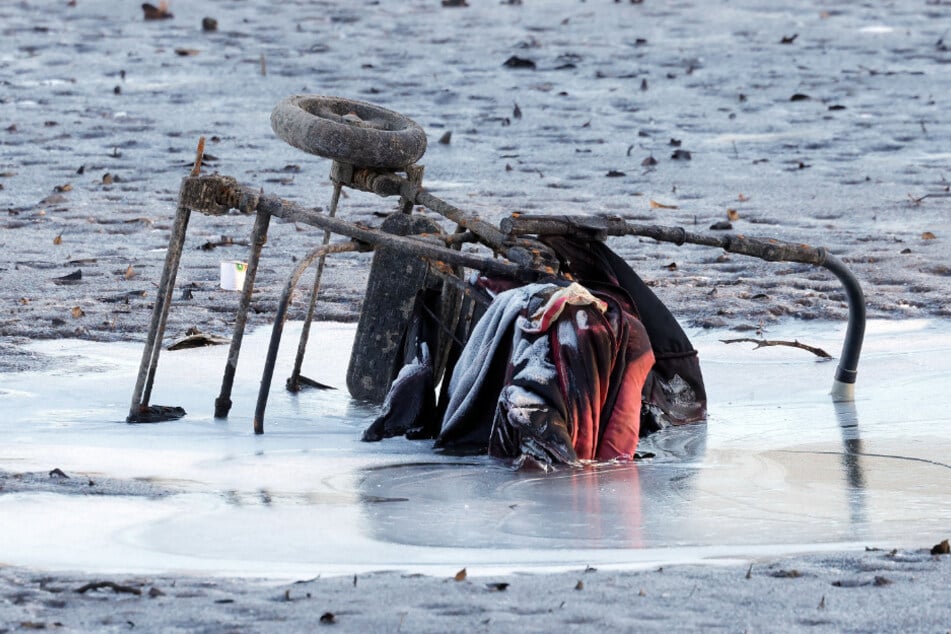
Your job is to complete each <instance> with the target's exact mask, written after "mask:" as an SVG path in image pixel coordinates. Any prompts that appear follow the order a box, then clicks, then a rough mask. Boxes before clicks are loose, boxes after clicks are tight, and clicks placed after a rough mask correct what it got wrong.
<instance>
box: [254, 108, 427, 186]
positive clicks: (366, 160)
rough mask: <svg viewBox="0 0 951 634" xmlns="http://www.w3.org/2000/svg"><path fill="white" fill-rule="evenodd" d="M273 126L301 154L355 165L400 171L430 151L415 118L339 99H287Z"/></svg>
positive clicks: (274, 115)
mask: <svg viewBox="0 0 951 634" xmlns="http://www.w3.org/2000/svg"><path fill="white" fill-rule="evenodd" d="M271 128H272V129H273V130H274V132H275V134H277V136H279V137H280V138H281V139H283V140H284V141H286V142H287V143H289V144H290V145H293V146H294V147H296V148H298V149H300V150H303V151H305V152H308V153H310V154H316V155H317V156H322V157H324V158H329V159H333V160H335V161H341V162H343V163H350V164H351V165H355V166H357V167H375V168H379V169H388V170H397V169H402V168H405V167H406V166H408V165H412V164H413V163H415V162H416V161H418V160H419V159H420V157H422V156H423V153H424V152H425V151H426V133H425V132H424V131H423V129H422V128H421V127H420V126H419V125H418V124H417V123H416V122H415V121H413V120H412V119H410V118H408V117H404V116H403V115H401V114H399V113H398V112H393V111H392V110H387V109H386V108H381V107H380V106H375V105H373V104H370V103H366V102H363V101H355V100H352V99H343V98H340V97H323V96H320V95H295V96H293V97H288V98H287V99H285V100H283V101H282V102H280V103H279V104H277V106H276V107H275V108H274V110H273V111H272V112H271Z"/></svg>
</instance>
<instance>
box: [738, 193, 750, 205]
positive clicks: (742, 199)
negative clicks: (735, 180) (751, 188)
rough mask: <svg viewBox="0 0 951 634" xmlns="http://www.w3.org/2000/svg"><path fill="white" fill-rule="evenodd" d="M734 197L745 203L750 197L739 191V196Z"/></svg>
mask: <svg viewBox="0 0 951 634" xmlns="http://www.w3.org/2000/svg"><path fill="white" fill-rule="evenodd" d="M736 199H737V200H738V201H740V202H741V203H745V202H746V201H748V200H749V199H750V197H749V196H747V195H746V194H743V193H741V194H740V195H739V196H737V197H736Z"/></svg>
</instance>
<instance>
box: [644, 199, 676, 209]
mask: <svg viewBox="0 0 951 634" xmlns="http://www.w3.org/2000/svg"><path fill="white" fill-rule="evenodd" d="M650 205H651V209H677V205H665V204H664V203H659V202H657V201H656V200H653V199H651V201H650Z"/></svg>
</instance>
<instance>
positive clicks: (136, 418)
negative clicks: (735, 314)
mask: <svg viewBox="0 0 951 634" xmlns="http://www.w3.org/2000/svg"><path fill="white" fill-rule="evenodd" d="M271 123H272V127H273V128H274V130H275V132H276V133H277V135H278V136H279V137H281V138H282V139H284V140H285V141H287V142H288V143H289V144H291V145H293V146H295V147H297V148H299V149H302V150H304V151H306V152H310V153H313V154H317V155H319V156H323V157H326V158H330V159H332V160H333V165H332V168H331V180H332V182H333V185H334V190H333V195H332V198H331V203H330V206H329V209H328V211H327V212H326V213H324V212H321V211H318V210H314V209H308V208H304V207H302V206H300V205H298V204H295V203H293V202H291V201H286V200H282V199H280V198H277V197H274V196H269V195H266V194H264V193H263V192H259V191H257V190H255V189H253V188H250V187H246V186H243V185H240V184H239V183H237V181H235V180H234V179H232V178H229V177H226V176H217V175H214V176H202V175H200V174H199V171H198V168H199V166H200V163H201V156H200V155H201V146H200V147H199V157H198V159H197V160H196V167H195V169H194V170H193V172H192V174H191V175H190V176H188V177H186V178H185V179H184V180H183V182H182V186H181V190H180V194H179V204H178V209H177V212H176V219H175V224H174V225H173V229H172V234H171V237H170V241H169V249H168V252H167V255H166V261H165V267H164V270H163V273H162V279H161V282H160V284H159V291H158V296H157V299H156V302H155V305H154V309H153V314H152V321H151V324H150V328H149V331H148V333H147V338H146V344H145V349H144V351H143V355H142V361H141V364H140V368H139V374H138V377H137V380H136V385H135V388H134V392H133V399H132V405H131V408H130V411H129V416H128V418H127V420H128V421H129V422H155V421H158V420H168V419H171V418H176V417H180V416H182V415H184V411H183V410H181V408H175V407H164V406H155V405H150V404H149V400H150V397H151V390H152V386H153V384H154V380H155V375H156V370H157V365H158V358H159V353H160V351H161V347H162V337H163V334H164V328H165V323H166V321H167V316H168V311H169V308H170V304H171V296H172V291H173V290H174V285H175V277H176V274H177V271H178V268H179V265H180V260H181V254H182V245H183V243H184V239H185V232H186V230H187V226H188V219H189V214H190V213H191V211H192V210H197V211H200V212H202V213H205V214H224V213H227V212H228V211H229V210H232V209H236V210H238V211H240V212H242V213H246V214H255V223H254V228H253V230H252V236H251V240H250V243H251V252H250V254H249V256H248V268H247V273H246V278H245V284H244V289H243V291H242V296H241V300H240V302H239V305H238V314H237V316H236V319H235V326H234V334H233V336H232V340H231V349H230V352H229V355H228V361H227V365H226V367H225V371H224V375H223V379H222V387H221V392H220V394H219V396H218V398H217V399H216V401H215V416H216V417H225V416H227V415H228V412H229V410H230V408H231V399H230V396H231V389H232V384H233V380H234V374H235V369H236V366H237V361H238V356H239V354H240V348H241V341H242V336H243V332H244V326H245V323H246V316H247V311H248V308H249V306H250V299H251V293H252V291H253V288H254V278H255V274H256V271H257V268H258V262H259V259H260V255H261V248H262V246H263V244H264V241H265V239H266V236H267V229H268V223H269V221H270V218H271V217H273V216H276V217H280V218H285V219H290V220H294V221H296V222H299V223H304V224H308V225H311V226H314V227H317V228H321V229H324V240H323V244H322V245H321V246H319V247H317V248H315V249H314V250H312V251H311V252H310V253H309V254H307V255H306V256H305V257H304V258H302V259H301V260H300V261H299V262H298V264H297V265H296V267H295V268H294V270H293V272H292V274H291V275H290V277H289V279H288V282H287V284H286V286H285V288H284V292H283V295H282V298H281V302H280V304H279V306H278V311H277V314H276V315H275V319H274V326H273V331H272V335H271V342H270V348H269V350H268V355H267V358H266V360H265V365H264V371H263V375H262V380H261V388H260V392H259V396H258V402H257V406H256V409H255V414H254V430H255V432H256V433H263V431H264V424H263V421H264V412H265V408H266V405H267V398H268V393H269V391H270V386H271V380H272V377H273V372H274V368H275V361H276V356H277V350H278V347H279V346H280V342H281V337H282V334H283V325H284V321H285V319H286V315H287V308H288V305H289V304H290V300H291V296H292V293H293V290H294V288H295V287H296V285H297V284H298V282H299V280H300V278H301V276H302V275H303V273H304V272H305V271H306V270H307V269H308V268H310V267H311V266H314V265H316V270H317V272H316V279H315V283H314V286H313V293H312V295H311V298H310V304H309V308H308V315H307V319H306V320H305V324H304V329H303V332H302V335H301V340H300V343H299V345H298V353H297V359H296V363H295V367H294V370H293V372H292V374H291V377H290V378H289V379H288V381H287V387H288V389H289V390H292V391H297V390H300V389H301V387H302V386H304V385H307V384H308V383H311V381H310V380H309V379H307V378H306V377H304V376H302V375H301V372H300V370H301V364H302V360H303V357H304V355H305V352H306V344H307V338H308V336H309V329H310V325H311V321H312V318H313V314H314V307H315V304H316V301H317V296H318V293H319V288H320V277H321V275H322V271H323V264H324V260H325V258H326V257H327V256H329V255H331V254H334V253H340V252H347V251H366V250H374V251H375V254H374V260H373V265H372V268H371V272H370V277H369V280H368V286H367V292H366V295H365V299H364V305H363V309H362V312H361V317H360V322H359V324H358V327H357V333H356V338H355V341H354V346H353V352H352V354H351V359H350V366H349V369H348V372H347V386H348V388H349V390H350V393H351V395H352V396H353V397H354V398H358V399H364V400H369V401H373V402H377V403H379V402H383V408H382V413H381V415H380V417H379V418H378V419H377V420H376V421H375V422H374V423H373V424H372V425H371V426H370V427H369V428H368V429H367V430H366V431H365V433H364V440H380V439H382V438H386V437H392V436H397V435H406V436H407V437H410V438H427V439H435V446H436V448H437V450H439V451H444V452H449V453H461V454H472V453H489V454H490V455H493V456H497V457H501V458H506V459H512V460H515V461H516V462H519V463H521V462H525V461H530V462H533V463H537V464H540V465H543V466H544V465H550V464H560V463H566V464H577V463H581V462H584V461H591V460H612V459H632V458H633V457H634V455H635V451H636V448H637V443H638V439H639V438H641V437H643V436H645V435H647V434H650V433H652V432H654V431H657V430H658V429H661V428H663V427H666V426H668V425H680V424H685V423H691V422H696V421H701V420H703V419H704V417H705V415H706V405H707V403H706V392H705V389H704V384H703V377H702V374H701V371H700V365H699V361H698V359H697V353H696V351H695V350H694V348H693V346H692V345H691V344H690V341H689V340H688V338H687V336H686V335H685V333H684V332H683V330H682V329H681V328H680V326H679V325H678V323H677V321H676V319H675V318H674V316H673V315H671V313H670V311H669V310H668V309H667V308H666V306H664V304H663V303H662V302H661V301H660V300H659V299H658V298H657V297H656V296H655V295H654V293H653V292H652V291H651V290H650V289H649V288H648V287H647V285H646V284H645V283H644V282H643V281H642V280H641V279H640V278H639V277H638V275H637V274H636V273H635V272H634V271H633V270H632V269H631V268H630V267H629V266H628V265H627V264H626V263H625V262H624V261H623V260H622V259H621V258H620V257H618V256H617V255H616V254H615V253H614V252H613V251H611V249H610V248H609V247H608V246H607V245H606V244H605V240H606V239H607V238H608V237H609V236H620V235H638V236H644V237H649V238H653V239H655V240H661V241H668V242H673V243H676V244H678V245H682V244H686V243H690V244H699V245H705V246H713V247H717V248H720V249H723V250H725V251H728V252H731V253H738V254H743V255H748V256H753V257H758V258H761V259H764V260H768V261H792V262H801V263H809V264H813V265H816V266H822V267H824V268H826V269H828V270H829V271H831V272H832V273H833V274H834V275H835V276H836V277H837V278H838V279H839V280H840V281H841V282H842V284H843V287H844V288H845V291H846V297H847V298H848V302H849V327H848V329H847V333H846V339H845V343H844V345H843V350H842V354H841V356H840V360H839V366H838V369H837V371H836V375H835V379H834V382H833V389H832V395H833V398H834V399H835V400H839V401H847V400H852V399H853V398H854V383H855V377H856V369H857V365H858V359H859V354H860V351H861V345H862V340H863V337H864V327H865V304H864V298H863V296H862V292H861V288H860V287H859V284H858V282H857V281H856V279H855V277H854V276H853V275H852V273H851V272H850V271H849V270H848V269H847V268H846V267H845V266H844V265H843V264H842V263H841V262H840V261H839V260H838V259H837V258H835V257H834V256H832V255H831V254H829V253H828V252H827V251H826V250H825V249H824V248H821V247H820V248H813V247H809V246H806V245H801V244H789V243H784V242H780V241H777V240H771V239H757V238H749V237H745V236H739V235H734V236H710V235H703V234H696V233H692V232H688V231H686V230H684V229H682V228H679V227H663V226H656V225H637V224H634V223H631V222H628V221H626V220H624V219H621V218H614V217H612V218H603V217H569V216H526V215H513V216H512V217H510V218H506V219H505V220H503V221H502V223H501V225H500V226H495V225H492V224H490V223H487V222H485V221H483V220H481V219H480V218H478V217H477V216H474V215H472V214H468V213H466V212H465V211H463V210H461V209H459V208H457V207H455V206H453V205H451V204H449V203H447V202H445V201H443V200H441V199H439V198H437V197H435V196H433V195H432V194H430V193H428V192H427V191H426V190H425V189H423V187H422V184H421V181H422V175H423V168H422V166H419V165H416V161H417V160H419V158H420V157H422V155H423V153H424V152H425V148H426V136H425V133H424V132H423V130H422V129H421V128H420V127H419V126H418V125H417V124H416V123H415V122H413V121H412V120H410V119H408V118H406V117H404V116H403V115H400V114H398V113H395V112H393V111H390V110H387V109H385V108H381V107H379V106H375V105H372V104H368V103H364V102H359V101H353V100H349V99H341V98H336V97H323V96H314V95H299V96H295V97H291V98H288V99H286V100H284V101H282V102H281V103H280V104H278V106H277V107H276V108H275V109H274V111H273V113H272V115H271ZM343 187H349V188H352V189H356V190H361V191H366V192H371V193H375V194H377V195H378V196H383V197H388V196H399V199H400V202H399V204H398V209H397V211H396V212H394V213H393V214H391V215H390V216H389V217H388V218H387V219H386V220H385V221H384V222H383V224H382V225H381V226H380V227H379V228H371V227H366V226H364V225H359V224H355V223H350V222H346V221H344V220H341V219H339V218H337V217H336V211H337V205H338V202H339V199H340V195H341V190H342V188H343ZM416 206H422V207H425V208H427V209H429V210H431V211H435V212H437V213H438V214H440V215H441V216H443V217H444V218H446V219H447V220H449V221H451V222H452V223H455V224H456V231H455V232H454V233H447V232H446V231H445V230H444V228H443V227H442V226H441V225H440V224H439V223H436V222H435V221H433V220H432V219H430V218H427V217H424V216H421V215H414V214H412V210H413V209H414V207H416ZM332 234H336V235H341V236H345V237H347V238H349V240H348V241H343V242H337V243H331V242H330V238H331V235H332ZM464 244H469V245H475V246H478V247H479V248H481V249H483V250H487V251H488V254H481V253H478V252H476V251H473V249H471V248H470V249H468V250H466V251H463V250H462V249H461V246H462V245H464ZM437 387H438V389H439V393H438V395H437Z"/></svg>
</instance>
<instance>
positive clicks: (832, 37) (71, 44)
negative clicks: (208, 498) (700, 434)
mask: <svg viewBox="0 0 951 634" xmlns="http://www.w3.org/2000/svg"><path fill="white" fill-rule="evenodd" d="M74 4H75V6H68V3H66V2H57V3H47V2H28V1H23V2H9V3H4V4H3V6H2V7H0V34H2V37H0V42H2V43H0V187H2V191H0V337H3V341H4V344H3V350H4V354H3V357H4V364H5V365H6V367H11V366H12V367H17V364H18V363H20V362H19V361H18V360H17V359H18V355H17V351H18V345H17V344H18V343H19V342H22V340H23V339H22V338H38V337H42V338H46V337H66V336H78V337H83V338H92V339H99V340H118V339H140V338H142V337H143V336H144V329H145V324H146V323H147V320H148V316H149V313H150V307H151V304H152V301H153V299H154V291H155V288H156V284H157V281H158V278H159V275H160V272H161V268H162V263H163V257H164V252H163V249H164V247H165V245H166V244H167V240H168V233H169V227H170V223H171V219H172V216H173V213H174V209H175V200H176V196H177V188H178V183H179V181H180V179H181V178H182V177H183V176H184V175H185V174H186V173H187V172H188V170H189V167H190V165H191V162H192V160H193V157H194V150H195V146H196V142H197V139H198V137H199V136H205V137H207V139H208V146H207V150H206V151H207V152H208V154H209V155H210V156H208V159H209V161H208V164H207V165H206V167H205V171H206V172H208V171H217V172H220V173H223V174H228V175H232V176H235V177H237V178H238V179H239V180H240V181H242V182H244V183H247V184H249V185H253V186H255V187H261V188H263V189H264V190H266V191H267V192H269V193H274V194H277V195H280V196H283V197H286V198H289V199H292V200H296V201H299V202H302V203H304V204H307V205H313V206H323V205H326V204H327V202H328V201H329V196H330V186H329V178H328V173H329V168H330V162H329V161H327V160H326V159H322V158H319V157H316V156H311V155H307V154H305V153H303V152H301V151H299V150H296V149H294V148H291V147H290V146H288V145H286V144H284V143H283V142H282V141H280V140H279V139H278V138H277V137H276V136H274V134H273V133H272V132H271V129H270V125H269V113H270V111H271V109H272V108H273V106H274V105H275V104H276V103H277V102H278V101H279V100H280V99H282V98H283V97H285V96H288V95H291V94H296V93H319V94H329V95H340V96H346V97H352V98H357V99H363V100H367V101H371V102H374V103H377V104H380V105H384V106H386V107H389V108H391V109H394V110H397V111H399V112H402V113H405V114H406V115H408V116H410V117H411V118H413V119H414V120H416V121H417V122H419V123H420V124H421V125H422V126H423V127H424V129H425V130H426V131H427V134H428V136H429V141H430V143H429V149H428V151H427V153H426V155H425V156H424V158H423V160H422V163H424V164H425V165H426V179H425V183H426V184H428V186H429V188H430V189H431V191H432V192H434V193H435V194H437V195H439V196H441V197H444V198H446V199H448V200H449V201H451V202H454V203H456V204H458V205H460V206H462V207H464V208H465V209H467V210H470V211H474V212H477V213H479V214H482V215H484V216H485V217H486V218H489V219H491V220H499V219H501V218H503V217H505V216H506V215H508V214H510V213H512V212H516V211H520V212H533V213H571V214H594V215H598V214H610V215H620V216H623V217H625V218H628V219H632V220H636V221H639V222H650V223H659V224H667V225H683V226H686V227H687V228H689V229H691V230H698V231H707V230H709V229H708V228H709V227H711V226H712V225H714V224H715V223H721V222H724V221H729V222H730V223H731V226H732V228H731V229H727V230H722V229H721V230H719V231H717V230H714V232H715V233H716V232H719V233H726V232H731V231H732V232H735V233H742V234H747V235H756V236H768V237H777V238H781V239H785V240H791V241H796V242H804V243H809V244H812V245H817V246H818V245H824V246H827V247H828V248H829V249H830V250H831V251H832V252H833V253H835V254H837V255H838V256H840V257H841V258H842V259H843V260H844V261H845V262H846V263H847V264H848V265H849V266H850V267H852V268H853V269H854V271H855V273H856V274H857V275H858V277H859V278H860V280H861V281H862V283H863V286H864V288H865V291H866V294H867V297H868V305H869V310H870V314H871V315H872V316H875V317H889V318H904V317H911V316H928V315H931V316H947V315H949V314H951V308H949V305H948V301H947V297H948V294H949V289H951V266H949V262H948V256H947V254H948V249H947V240H948V236H949V235H951V213H949V211H951V197H949V196H951V194H949V179H951V174H949V169H948V160H949V157H951V153H949V150H948V148H949V140H951V123H949V121H948V118H947V116H946V113H947V111H948V106H949V104H948V99H949V95H951V65H949V63H951V37H949V36H948V32H947V25H948V23H949V22H948V18H949V17H951V4H949V3H947V2H944V1H938V0H916V1H909V2H894V3H885V4H881V5H877V4H875V5H869V4H868V3H860V2H836V3H826V4H824V3H820V2H802V3H795V4H794V5H793V6H791V7H782V8H780V7H778V6H776V5H774V3H770V2H764V1H763V0H741V1H737V2H714V3H710V2H703V3H701V2H687V1H682V2H651V1H646V2H643V3H639V4H634V3H629V2H623V3H622V2H609V1H607V0H599V1H588V2H582V1H578V0H557V1H547V2H545V3H544V4H542V3H541V2H535V1H533V0H525V1H524V2H521V3H509V2H502V3H499V2H498V1H496V0H490V1H485V2H483V1H481V0H472V1H470V2H469V6H467V7H443V6H441V3H440V2H439V1H438V0H425V1H422V0H411V1H409V2H405V1H400V2H393V1H388V0H386V1H380V2H376V1H373V2H360V3H355V4H354V3H338V2H319V1H303V0H299V1H297V2H284V3H279V4H276V5H275V4H273V3H269V2H257V1H256V2H236V1H218V2H206V3H201V4H192V3H184V2H176V3H172V5H171V6H170V11H171V12H172V13H173V14H174V17H173V18H171V19H164V20H153V21H146V20H144V19H143V13H142V10H141V8H140V7H139V5H138V3H122V4H119V5H117V4H116V3H114V2H107V1H105V0H79V1H78V2H76V3H74ZM204 17H212V18H214V19H216V20H217V30H215V31H203V29H202V18H204ZM512 59H518V60H521V61H520V62H519V63H515V62H510V63H509V64H506V62H507V61H508V60H512ZM447 132H451V140H450V142H449V143H448V144H444V143H439V142H438V139H440V138H441V137H443V135H444V134H445V133H447ZM393 208H394V202H393V201H392V200H384V199H380V198H376V197H374V196H372V195H369V194H362V193H353V192H351V195H350V196H348V197H347V198H346V199H345V200H344V201H343V203H342V210H341V213H342V215H343V217H345V218H347V219H350V220H354V221H360V222H367V223H372V224H378V223H379V222H380V218H379V217H378V214H379V213H381V212H388V211H390V210H392V209H393ZM731 210H732V211H731ZM730 218H732V220H730ZM250 224H251V223H250V219H249V218H247V217H240V216H236V215H235V216H228V217H223V218H212V217H204V216H200V215H198V214H196V215H195V217H193V220H192V224H191V228H190V231H189V237H188V242H187V245H186V254H185V258H184V263H183V269H182V272H181V274H180V276H179V284H178V286H179V290H177V291H176V295H175V297H176V301H175V304H174V307H173V310H172V315H171V320H170V325H169V330H168V333H169V336H170V337H174V336H179V335H181V334H183V333H184V332H185V330H186V329H187V328H189V327H198V328H200V329H201V330H203V331H206V332H213V333H216V334H222V335H227V334H229V331H230V328H231V323H232V320H233V317H232V316H233V311H234V307H235V305H236V302H237V293H233V292H227V291H222V290H219V289H218V284H217V282H218V264H219V262H220V261H221V260H231V259H244V258H245V257H246V253H247V248H246V241H247V238H248V234H249V231H250ZM319 241H320V233H319V232H318V231H316V230H315V229H313V228H310V227H306V226H294V225H292V224H287V223H280V222H278V223H276V224H272V229H271V232H270V237H269V243H268V246H267V247H266V250H265V255H264V261H263V266H262V270H261V271H260V275H259V280H258V286H257V289H258V290H257V293H256V294H255V301H254V305H253V309H254V310H253V311H252V312H253V315H252V323H255V324H260V323H266V322H267V321H268V320H269V319H270V318H271V316H272V315H273V309H274V306H275V304H276V301H277V296H278V294H279V292H280V289H281V287H282V285H283V283H284V280H285V279H286V277H287V275H288V273H289V272H290V270H291V268H292V266H293V261H294V259H295V258H297V257H300V256H301V255H303V254H304V253H306V252H307V250H308V249H309V248H311V247H312V246H313V245H315V244H316V243H318V242H319ZM611 244H612V245H614V246H615V247H616V249H617V250H618V251H619V252H621V253H622V254H623V255H625V256H626V257H627V258H628V259H629V261H630V262H631V263H632V265H633V266H634V267H635V268H636V269H637V270H638V271H639V272H640V273H641V274H642V275H643V276H644V277H645V278H646V279H647V280H648V281H649V283H651V284H652V285H653V286H654V287H655V288H656V290H657V292H658V294H659V295H661V297H662V298H663V299H664V300H665V301H666V302H668V303H669V304H670V305H671V307H672V308H673V309H674V311H675V312H676V314H678V315H679V316H680V317H681V318H682V320H683V321H684V322H685V323H687V324H690V325H697V326H706V327H711V326H717V327H728V328H733V329H737V330H750V329H756V328H760V327H763V326H765V327H766V328H767V329H768V326H769V324H770V323H771V322H773V321H774V320H778V319H783V318H788V317H793V318H799V319H816V318H820V319H842V318H844V316H845V310H846V309H845V303H844V295H843V293H842V292H841V289H840V286H839V284H838V282H837V281H836V280H835V279H834V278H833V277H832V276H831V275H829V274H828V273H827V272H825V271H823V270H815V269H813V268H812V267H810V266H807V265H788V264H767V263H762V262H759V261H756V260H752V259H749V258H745V257H743V256H736V255H731V256H726V255H724V254H723V253H722V252H720V251H717V250H713V249H709V248H701V247H689V246H687V247H676V246H674V245H670V244H656V243H654V242H652V241H650V240H646V239H613V240H612V242H611ZM368 262H369V256H368V255H354V256H337V257H335V258H333V260H332V262H331V264H330V269H329V271H328V274H327V277H326V279H325V284H324V288H323V291H324V292H323V295H322V298H323V300H322V302H321V304H320V306H319V309H318V314H319V317H320V318H324V319H329V318H332V319H343V320H351V319H354V318H355V317H356V316H357V315H358V313H359V310H360V305H361V301H362V293H363V288H364V284H365V277H366V269H367V263H368ZM63 278H67V279H63ZM70 278H72V279H70ZM76 278H78V279H76ZM308 283H309V282H308ZM186 289H187V290H188V291H189V292H185V291H186ZM303 290H304V291H306V290H307V289H306V284H305V285H304V287H303ZM304 304H305V303H304V302H297V304H296V305H295V309H294V312H293V314H292V317H300V316H301V314H302V311H303V310H304V307H305V306H304Z"/></svg>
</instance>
